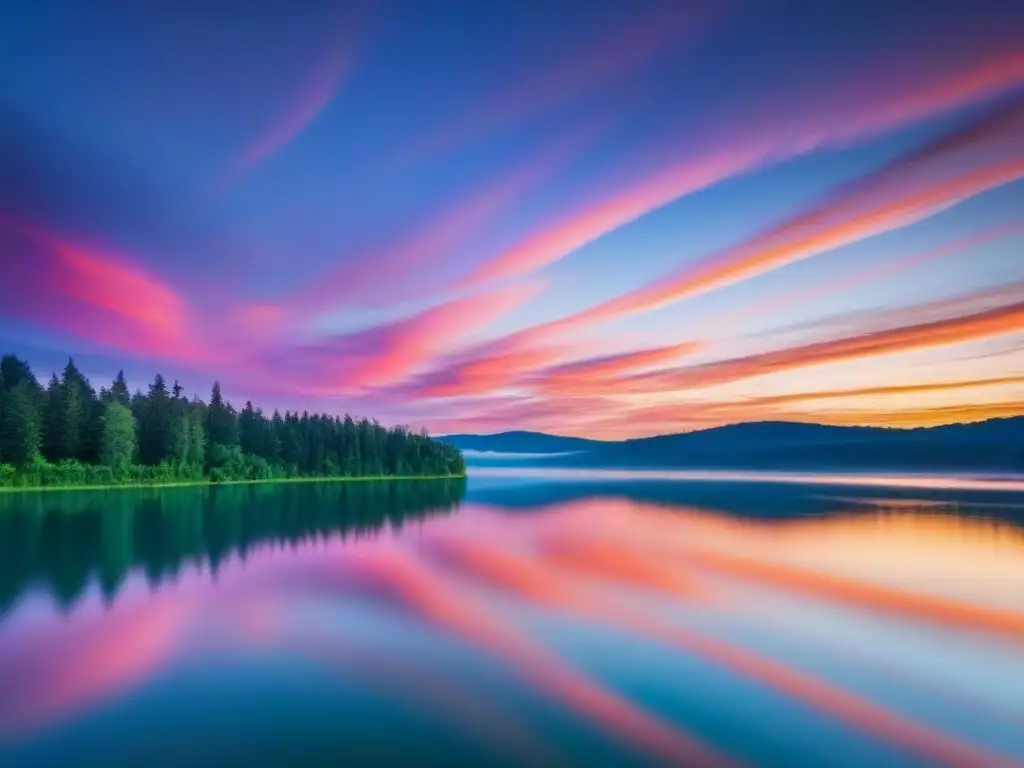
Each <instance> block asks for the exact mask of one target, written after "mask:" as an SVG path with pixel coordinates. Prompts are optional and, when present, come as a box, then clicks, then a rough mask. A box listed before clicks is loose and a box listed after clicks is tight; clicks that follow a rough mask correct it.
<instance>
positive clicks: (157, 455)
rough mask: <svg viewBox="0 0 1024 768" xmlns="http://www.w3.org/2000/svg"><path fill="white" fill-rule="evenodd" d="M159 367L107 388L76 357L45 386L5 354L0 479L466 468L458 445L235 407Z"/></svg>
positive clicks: (216, 388)
mask: <svg viewBox="0 0 1024 768" xmlns="http://www.w3.org/2000/svg"><path fill="white" fill-rule="evenodd" d="M182 392H183V389H182V387H181V386H180V385H178V384H175V386H174V387H173V389H172V390H171V391H168V388H167V382H166V381H165V380H164V378H163V376H161V375H159V374H158V375H157V376H156V378H155V379H154V380H153V383H152V384H151V385H150V387H149V391H148V392H147V393H145V394H144V393H143V392H141V391H137V392H136V393H135V394H134V395H129V394H128V386H127V384H126V383H125V378H124V374H123V373H118V375H117V378H116V379H115V380H114V381H113V383H112V384H111V386H110V388H109V389H107V388H103V389H101V390H100V392H99V394H97V393H96V391H95V390H94V389H93V387H92V386H91V384H90V383H89V381H88V380H87V379H86V378H85V377H84V376H83V375H82V374H81V372H80V371H79V370H78V369H77V368H76V367H75V364H74V362H73V361H71V360H69V361H68V364H67V365H66V366H65V368H64V371H63V372H62V375H61V377H60V378H58V377H57V376H56V375H54V376H53V377H52V378H51V379H50V383H49V386H48V387H47V388H46V389H45V390H44V389H43V388H42V387H40V386H39V384H38V382H37V381H36V379H35V377H34V376H33V374H32V371H31V369H30V368H29V367H28V365H27V364H25V363H24V362H23V361H20V360H18V359H17V358H16V357H14V356H13V355H8V356H6V357H4V358H3V359H2V361H0V465H2V469H0V487H2V486H38V485H80V484H83V485H84V484H107V483H119V484H149V483H169V482H188V481H197V480H202V479H204V478H208V479H209V480H211V481H213V482H219V481H228V480H273V479H286V478H302V477H401V476H416V477H423V476H453V475H455V476H459V475H463V474H464V473H465V465H464V463H463V459H462V455H461V453H460V452H459V451H458V449H456V448H454V447H453V446H451V445H448V444H447V443H441V442H436V441H434V440H432V439H431V438H430V436H429V435H428V434H427V433H426V432H425V431H422V432H420V433H414V432H410V431H409V430H408V429H407V428H405V427H401V426H399V427H392V428H391V429H387V428H385V427H383V426H381V425H380V423H379V422H377V421H376V420H370V419H366V418H364V419H360V420H356V419H354V418H353V417H352V416H350V415H348V414H346V415H345V416H344V418H340V417H337V416H332V415H329V414H310V413H307V412H302V413H301V414H300V413H297V412H290V411H285V412H284V413H283V414H282V413H280V412H279V411H274V413H273V415H272V416H271V417H269V418H268V417H267V416H266V414H264V412H263V410H262V409H261V408H259V407H256V406H254V405H253V403H252V402H248V401H247V402H246V403H245V407H244V408H243V409H242V410H241V411H236V410H235V409H234V407H233V406H232V405H231V403H229V402H227V401H226V400H225V399H224V397H223V394H222V393H221V388H220V384H219V383H218V382H215V383H214V385H213V390H212V392H211V396H210V402H209V404H206V403H204V402H203V401H202V400H200V399H199V398H194V399H193V400H192V401H188V400H186V399H185V398H184V397H183V396H182Z"/></svg>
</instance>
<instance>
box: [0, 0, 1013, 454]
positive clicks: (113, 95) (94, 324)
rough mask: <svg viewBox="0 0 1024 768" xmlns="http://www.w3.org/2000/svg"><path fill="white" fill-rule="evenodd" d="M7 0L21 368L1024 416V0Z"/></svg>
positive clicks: (371, 390)
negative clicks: (206, 0)
mask: <svg viewBox="0 0 1024 768" xmlns="http://www.w3.org/2000/svg"><path fill="white" fill-rule="evenodd" d="M783 10H784V12H783ZM0 29H3V30H4V32H3V37H4V44H3V46H0V72H2V73H3V76H2V77H0V265H2V270H0V352H3V351H11V352H14V353H16V354H18V355H19V356H21V357H23V358H26V359H27V360H28V361H29V362H30V363H31V364H32V366H33V368H34V369H35V371H36V374H37V376H39V378H41V379H44V380H45V379H48V378H49V375H50V373H51V371H54V370H59V369H60V368H61V367H62V366H63V365H64V363H65V362H66V359H67V356H68V355H69V354H71V355H73V356H74V359H75V361H76V363H77V364H78V366H79V367H80V368H81V369H82V370H83V372H84V373H85V374H86V375H87V376H88V377H89V378H90V380H91V382H92V384H93V386H95V387H96V388H97V389H98V388H99V387H100V386H101V385H109V383H110V380H111V379H113V377H114V375H115V374H116V373H117V371H118V369H121V368H123V369H124V371H125V374H126V376H127V378H128V380H129V384H130V385H131V386H132V388H133V389H134V388H135V387H143V388H144V387H145V386H146V385H147V384H148V382H149V381H151V380H152V377H153V375H154V374H155V373H156V372H157V371H159V372H161V373H163V374H164V376H165V377H167V378H168V379H179V380H180V381H181V383H182V384H183V385H184V386H185V389H186V392H188V393H189V394H191V393H193V392H195V393H197V394H199V395H200V396H201V397H203V398H208V397H209V387H210V384H211V383H212V381H213V379H214V378H218V379H219V380H220V381H221V383H222V386H223V390H224V393H225V395H226V396H227V397H229V399H231V400H232V401H233V402H234V403H235V404H236V406H240V405H241V404H242V403H244V401H245V400H247V399H251V400H252V401H253V402H254V403H256V404H258V405H262V406H263V407H264V409H265V410H267V411H270V410H272V409H274V408H280V409H281V410H282V411H284V410H285V409H289V410H295V409H299V410H303V409H308V410H317V411H327V412H329V413H338V414H341V413H345V412H346V411H347V412H351V413H352V414H353V415H357V416H363V415H365V416H370V417H376V418H378V419H380V420H381V421H382V422H384V423H386V424H393V423H405V424H409V425H410V426H412V427H414V428H418V427H419V426H420V425H426V426H427V427H429V428H430V430H431V431H432V432H434V433H437V434H443V433H451V432H496V431H502V430H506V429H538V430H544V431H550V432H559V433H563V434H574V435H583V436H592V437H601V438H623V437H633V436H643V435H650V434H656V433H664V432H673V431H682V430H686V429H693V428H702V427H707V426H714V425H717V424H724V423H731V422H736V421H749V420H764V419H792V420H801V421H821V422H827V423H834V424H878V425H893V426H914V425H924V424H938V423H946V422H954V421H968V420H977V419H983V418H988V417H992V416H1010V415H1017V414H1022V413H1024V46H1022V44H1021V41H1024V4H1022V3H1020V2H1017V1H1016V0H977V1H976V2H972V3H966V2H962V1H961V2H945V1H942V0H901V2H892V1H891V0H884V1H882V0H859V1H858V2H849V3H839V2H828V3H825V2H820V1H814V0H808V1H807V2H789V3H761V2H754V1H753V0H700V1H697V2H689V1H687V2H683V0H670V1H669V2H663V3H659V2H655V1H654V0H649V1H646V2H639V3H625V2H619V1H611V2H609V1H607V0H587V1H586V2H578V3H577V2H550V3H519V2H479V1H478V0H465V1H461V0H460V1H456V2H436V3H426V2H417V1H416V0H379V1H378V2H369V1H367V2H363V3H347V4H343V3H338V2H313V1H307V2H304V3H299V4H297V3H293V2H283V1H278V0H275V1H274V2H269V1H264V2H260V3H247V4H227V3H224V4H187V5H184V4H179V3H152V2H151V3H130V4H123V3H122V4H117V5H116V6H115V5H111V4H100V3H88V2H64V3H58V2H49V1H48V0H36V1H35V2H31V3H28V2H25V3H7V4H5V5H4V6H3V8H0Z"/></svg>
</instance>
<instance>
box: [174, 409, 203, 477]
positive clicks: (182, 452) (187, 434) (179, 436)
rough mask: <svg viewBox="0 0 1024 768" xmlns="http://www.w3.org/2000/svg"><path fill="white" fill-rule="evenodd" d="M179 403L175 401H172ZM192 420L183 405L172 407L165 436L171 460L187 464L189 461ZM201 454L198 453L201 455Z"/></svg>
mask: <svg viewBox="0 0 1024 768" xmlns="http://www.w3.org/2000/svg"><path fill="white" fill-rule="evenodd" d="M174 404H175V405H179V403H178V402H177V401H175V403H174ZM191 429H192V422H191V421H190V420H189V418H188V412H187V411H186V410H185V408H183V407H177V408H174V409H173V410H172V411H171V419H170V424H169V429H168V436H167V450H168V455H169V457H170V459H171V460H172V461H175V462H177V463H178V464H187V463H188V462H189V461H191V450H190V449H191V443H192V433H191ZM201 455H202V454H200V456H201Z"/></svg>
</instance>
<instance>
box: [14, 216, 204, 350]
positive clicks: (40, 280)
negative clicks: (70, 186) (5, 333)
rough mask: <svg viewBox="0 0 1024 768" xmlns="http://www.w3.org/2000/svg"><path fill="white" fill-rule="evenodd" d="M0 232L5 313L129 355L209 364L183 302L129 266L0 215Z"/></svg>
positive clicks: (148, 275)
mask: <svg viewBox="0 0 1024 768" xmlns="http://www.w3.org/2000/svg"><path fill="white" fill-rule="evenodd" d="M0 229H2V230H3V231H4V232H5V233H6V235H7V236H8V238H9V243H10V245H9V248H8V249H7V256H8V259H7V263H6V265H5V270H6V273H7V274H6V275H5V277H7V278H8V280H5V283H4V286H5V290H4V291H3V304H4V305H5V308H6V309H7V312H8V313H11V314H15V315H17V316H19V317H20V318H21V319H25V320H29V321H31V322H34V323H37V324H39V325H42V326H44V327H47V328H52V329H54V330H59V331H63V332H66V333H70V334H72V335H75V336H78V337H80V338H84V339H88V340H90V341H95V342H98V343H100V344H103V345H105V346H108V347H112V348H115V349H122V350H126V351H129V352H132V353H135V354H140V355H146V356H166V357H170V358H174V359H179V360H193V361H196V360H203V359H207V358H208V353H207V350H206V349H205V348H204V346H203V345H202V344H201V343H200V342H199V340H198V339H197V338H196V337H195V336H194V335H193V333H192V329H191V327H190V323H189V320H190V317H191V316H192V315H193V312H192V310H191V308H190V306H189V304H188V302H187V301H186V300H185V298H184V297H182V296H181V295H180V294H179V293H177V292H176V291H175V290H174V289H173V288H172V287H171V286H170V285H168V284H167V283H165V282H163V281H162V280H160V279H159V278H157V277H156V276H154V275H153V274H151V273H150V272H149V271H147V270H145V269H143V268H142V267H141V266H139V265H138V264H137V261H136V260H135V259H132V258H130V257H127V256H125V255H123V254H119V253H114V252H113V251H111V250H110V249H108V248H104V247H97V246H92V245H82V244H79V243H76V242H72V241H71V240H69V239H67V238H65V237H64V236H62V235H59V234H57V233H54V232H52V231H50V230H47V229H44V228H42V227H39V226H37V225H35V224H32V223H28V222H24V221H21V220H19V219H15V218H12V217H9V216H5V215H0Z"/></svg>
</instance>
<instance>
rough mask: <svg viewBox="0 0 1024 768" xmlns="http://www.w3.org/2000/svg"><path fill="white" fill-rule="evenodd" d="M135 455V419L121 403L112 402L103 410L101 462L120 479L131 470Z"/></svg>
mask: <svg viewBox="0 0 1024 768" xmlns="http://www.w3.org/2000/svg"><path fill="white" fill-rule="evenodd" d="M135 453H136V440H135V418H134V417H133V416H132V412H131V411H130V410H129V409H128V408H127V407H126V406H124V405H122V404H121V402H120V401H118V400H111V401H110V402H109V403H107V404H106V405H105V406H104V408H103V439H102V441H101V446H100V460H101V461H102V463H103V464H104V466H107V467H110V469H111V470H112V471H113V472H114V476H115V477H118V478H119V477H122V476H124V475H125V474H127V472H128V470H129V469H130V468H131V464H132V461H133V459H134V458H135Z"/></svg>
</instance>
